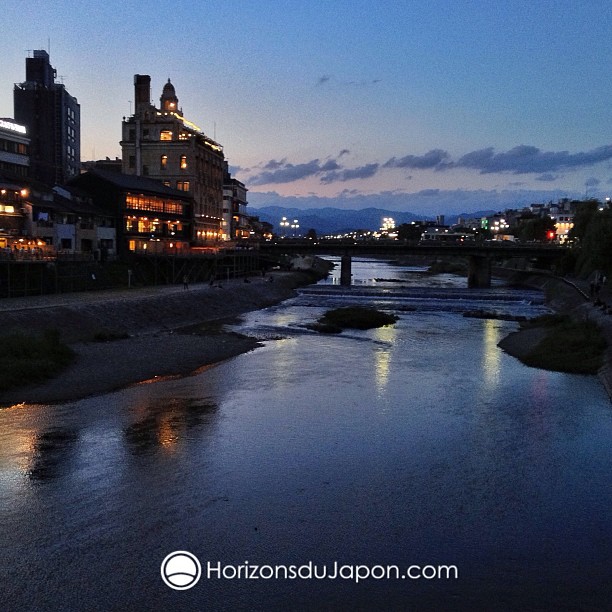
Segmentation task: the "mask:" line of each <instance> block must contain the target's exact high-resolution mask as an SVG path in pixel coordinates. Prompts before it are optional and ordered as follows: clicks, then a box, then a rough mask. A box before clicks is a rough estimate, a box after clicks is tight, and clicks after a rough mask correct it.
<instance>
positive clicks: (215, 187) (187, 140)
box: [121, 74, 224, 246]
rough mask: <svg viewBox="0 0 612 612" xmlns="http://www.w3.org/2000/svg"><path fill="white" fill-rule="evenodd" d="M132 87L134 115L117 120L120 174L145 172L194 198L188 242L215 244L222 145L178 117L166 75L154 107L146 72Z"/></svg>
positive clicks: (220, 208) (218, 232)
mask: <svg viewBox="0 0 612 612" xmlns="http://www.w3.org/2000/svg"><path fill="white" fill-rule="evenodd" d="M134 89H135V92H134V95H135V98H134V100H135V104H134V114H133V115H132V116H131V117H128V118H127V119H125V118H124V121H123V124H122V140H121V151H122V158H123V160H122V161H123V173H124V174H132V175H137V176H148V177H150V178H154V179H157V180H159V181H161V182H162V183H163V184H164V185H166V186H167V187H172V188H174V189H178V190H179V191H184V192H187V193H188V194H189V195H190V196H191V197H192V198H193V202H194V208H193V215H194V226H193V236H192V237H191V238H192V241H193V243H194V244H195V245H196V246H197V245H200V246H205V245H210V244H213V243H215V242H217V241H218V240H219V239H220V238H221V221H222V216H223V170H224V155H223V148H222V147H221V145H219V144H218V143H216V142H215V141H214V140H212V139H211V138H209V137H208V136H206V135H205V134H204V132H203V131H202V130H201V129H200V128H199V127H198V126H197V125H195V124H194V123H192V122H191V121H188V120H187V119H186V118H185V117H184V116H183V111H182V109H180V108H179V104H178V102H179V101H178V98H177V96H176V92H175V89H174V86H173V85H172V83H171V82H170V79H168V82H167V83H166V84H165V85H164V88H163V91H162V95H161V98H160V107H159V108H156V107H155V106H154V105H153V104H151V77H150V76H149V75H143V74H137V75H135V76H134Z"/></svg>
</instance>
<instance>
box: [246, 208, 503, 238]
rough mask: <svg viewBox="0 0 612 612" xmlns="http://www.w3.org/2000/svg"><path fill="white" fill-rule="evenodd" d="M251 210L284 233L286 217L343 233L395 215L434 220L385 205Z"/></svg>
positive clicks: (451, 219)
mask: <svg viewBox="0 0 612 612" xmlns="http://www.w3.org/2000/svg"><path fill="white" fill-rule="evenodd" d="M248 210H249V214H251V215H256V216H258V217H259V219H260V220H261V221H266V222H268V223H271V224H272V226H273V227H274V231H275V232H276V233H277V234H282V233H283V232H282V230H281V225H280V222H281V220H282V218H283V217H286V218H287V220H288V221H289V223H292V222H293V220H294V219H297V220H298V223H299V226H300V227H299V230H298V231H297V232H296V233H298V234H302V235H304V234H306V232H307V231H308V230H309V229H314V230H315V231H316V232H317V234H319V235H325V234H343V233H345V232H350V231H353V230H358V229H363V230H377V229H380V227H381V226H382V223H383V218H385V217H391V218H393V220H394V221H395V225H396V226H397V225H401V224H402V223H411V222H412V221H430V220H433V219H432V217H424V216H423V215H415V214H413V213H410V212H400V211H397V210H385V209H383V208H362V209H360V210H350V209H344V208H332V207H327V208H311V209H301V208H285V207H283V206H263V207H261V208H253V207H251V206H249V209H248ZM494 212H495V211H491V210H490V211H478V212H474V213H470V214H469V215H467V214H466V215H450V216H447V217H445V219H444V222H445V223H446V224H447V225H450V224H453V223H456V222H457V218H458V217H459V216H463V217H466V216H467V217H470V218H472V217H476V218H479V217H482V216H485V215H490V214H493V213H494ZM292 232H293V230H291V229H287V230H286V235H291V234H292Z"/></svg>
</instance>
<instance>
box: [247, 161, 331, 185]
mask: <svg viewBox="0 0 612 612" xmlns="http://www.w3.org/2000/svg"><path fill="white" fill-rule="evenodd" d="M263 168H264V171H263V172H261V173H259V174H256V175H255V176H252V177H250V178H249V180H248V182H249V183H250V184H251V185H270V184H273V183H293V182H294V181H299V180H301V179H305V178H308V177H309V176H314V175H316V174H321V173H323V172H333V171H334V170H340V169H341V166H340V165H339V164H338V162H336V161H335V160H334V159H329V160H327V161H325V162H323V163H322V162H321V161H320V160H319V159H313V160H311V161H309V162H306V163H304V164H290V163H287V162H286V161H285V160H282V161H280V162H278V161H276V160H270V161H269V162H267V163H266V164H265V165H264V166H263Z"/></svg>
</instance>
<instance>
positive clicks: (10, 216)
mask: <svg viewBox="0 0 612 612" xmlns="http://www.w3.org/2000/svg"><path fill="white" fill-rule="evenodd" d="M29 143H30V140H29V138H28V137H27V128H26V127H25V126H24V125H20V124H18V123H15V122H14V121H13V120H12V119H0V249H6V248H9V247H10V245H11V243H12V242H13V241H14V240H16V239H18V237H19V236H21V235H22V234H23V229H24V222H25V216H24V211H25V205H26V202H27V200H28V196H29V194H30V192H29V188H28V183H27V176H28V169H29V164H30V160H29V157H28V146H29Z"/></svg>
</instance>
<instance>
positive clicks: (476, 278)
mask: <svg viewBox="0 0 612 612" xmlns="http://www.w3.org/2000/svg"><path fill="white" fill-rule="evenodd" d="M490 286H491V260H490V259H489V258H488V257H486V256H485V257H483V256H478V255H470V257H469V266H468V287H474V288H484V287H490Z"/></svg>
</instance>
